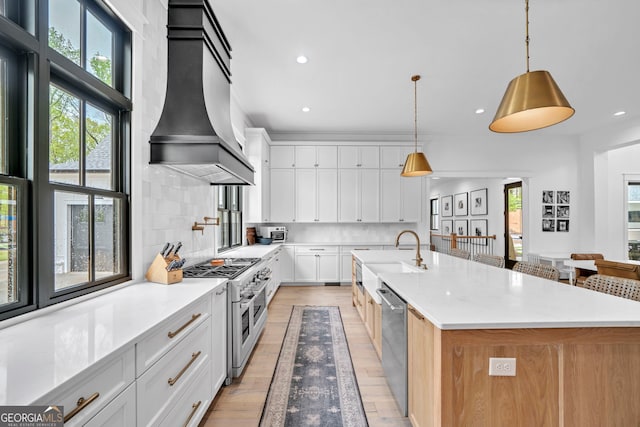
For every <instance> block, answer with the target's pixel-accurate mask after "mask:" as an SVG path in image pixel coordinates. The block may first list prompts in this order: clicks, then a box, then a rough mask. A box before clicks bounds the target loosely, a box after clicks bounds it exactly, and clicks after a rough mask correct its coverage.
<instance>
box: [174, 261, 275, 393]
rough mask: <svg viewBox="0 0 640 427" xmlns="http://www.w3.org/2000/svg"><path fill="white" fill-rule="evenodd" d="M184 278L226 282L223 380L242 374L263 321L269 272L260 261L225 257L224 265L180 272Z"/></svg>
mask: <svg viewBox="0 0 640 427" xmlns="http://www.w3.org/2000/svg"><path fill="white" fill-rule="evenodd" d="M183 273H184V277H185V278H190V277H198V278H206V277H215V278H226V279H229V282H228V287H227V289H228V292H227V295H228V298H227V301H228V310H227V312H228V313H229V317H228V319H227V322H228V325H227V331H228V334H227V348H228V351H227V381H226V384H230V383H231V379H232V378H233V377H238V376H240V375H241V374H242V371H243V370H244V367H245V365H246V363H247V360H248V359H249V356H250V355H251V351H252V350H253V348H254V347H255V345H256V342H257V341H258V337H259V336H260V333H261V332H262V330H263V329H264V325H265V323H266V321H267V297H266V287H267V285H268V284H269V282H270V280H271V270H270V269H269V268H268V267H266V263H264V262H261V259H260V258H227V259H226V260H225V264H224V265H220V266H213V265H211V263H210V262H204V263H202V264H197V265H194V266H191V267H187V268H186V269H184V271H183Z"/></svg>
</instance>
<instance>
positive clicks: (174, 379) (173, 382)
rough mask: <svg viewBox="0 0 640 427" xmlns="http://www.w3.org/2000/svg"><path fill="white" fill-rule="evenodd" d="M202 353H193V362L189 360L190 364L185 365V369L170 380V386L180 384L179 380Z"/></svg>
mask: <svg viewBox="0 0 640 427" xmlns="http://www.w3.org/2000/svg"><path fill="white" fill-rule="evenodd" d="M201 353H202V351H199V352H197V353H192V354H191V360H189V363H187V364H186V365H184V368H182V369H181V370H180V372H178V375H176V376H175V377H174V378H169V380H168V381H167V382H168V383H169V385H170V386H172V385H174V384H175V383H176V382H178V380H179V379H180V377H181V376H182V374H184V373H185V372H186V371H187V369H189V366H191V365H192V364H193V362H195V361H196V359H197V358H198V356H200V354H201Z"/></svg>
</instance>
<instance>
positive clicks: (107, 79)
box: [0, 0, 131, 319]
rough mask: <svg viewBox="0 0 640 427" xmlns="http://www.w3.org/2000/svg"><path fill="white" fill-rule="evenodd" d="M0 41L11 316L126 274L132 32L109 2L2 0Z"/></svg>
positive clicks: (1, 194)
mask: <svg viewBox="0 0 640 427" xmlns="http://www.w3.org/2000/svg"><path fill="white" fill-rule="evenodd" d="M37 18H41V20H38V19H37ZM15 24H17V26H18V27H16V25H15ZM16 28H18V29H16ZM20 28H22V29H23V31H22V30H20ZM36 30H37V31H36ZM38 37H42V38H44V39H45V40H44V41H43V43H41V42H40V41H39V40H37V38H38ZM0 45H1V46H4V47H2V48H0V119H2V120H0V319H3V318H7V317H11V316H15V315H18V314H21V313H23V312H25V311H29V310H34V309H37V308H39V307H44V306H47V305H50V304H54V303H56V302H60V301H64V300H67V299H70V298H74V297H77V296H79V295H83V294H86V293H89V292H93V291H95V290H98V289H102V288H105V287H107V286H112V285H114V284H117V283H121V282H123V281H125V280H128V279H129V278H130V268H129V264H128V259H129V252H128V251H129V179H130V164H129V158H130V155H129V139H130V137H129V134H128V129H129V112H130V111H131V102H130V101H129V98H128V97H129V91H130V74H131V73H130V69H129V66H128V65H127V64H130V56H131V47H130V45H131V34H130V31H129V30H128V29H127V28H126V27H125V26H124V25H123V24H122V23H121V22H120V21H119V20H118V18H117V17H116V16H115V15H114V14H113V13H112V12H111V11H110V10H109V9H108V7H106V6H105V4H104V3H102V1H101V0H55V1H52V0H49V1H38V2H36V1H35V0H22V1H16V0H0ZM35 77H37V78H35ZM34 112H36V113H37V114H34ZM27 165H33V167H30V168H28V167H27ZM28 236H31V237H32V238H27V237H28ZM31 242H33V245H31V246H30V245H29V244H30V243H31Z"/></svg>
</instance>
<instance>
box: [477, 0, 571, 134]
mask: <svg viewBox="0 0 640 427" xmlns="http://www.w3.org/2000/svg"><path fill="white" fill-rule="evenodd" d="M525 13H526V20H527V24H526V33H527V37H526V39H525V42H526V46H527V72H526V73H525V74H522V75H519V76H518V77H516V78H514V79H513V80H511V82H510V83H509V86H508V87H507V90H506V92H505V94H504V97H503V98H502V102H501V103H500V106H499V107H498V111H497V112H496V115H495V117H494V118H493V122H491V124H490V125H489V129H491V130H492V131H494V132H501V133H513V132H526V131H530V130H535V129H541V128H545V127H547V126H552V125H555V124H557V123H560V122H563V121H565V120H567V119H568V118H569V117H571V116H573V114H574V113H575V110H574V109H573V108H572V107H571V105H570V104H569V101H567V99H566V98H565V97H564V95H563V94H562V91H561V90H560V88H559V87H558V85H557V84H556V82H555V81H554V80H553V77H551V74H550V73H549V72H548V71H543V70H540V71H531V72H530V71H529V0H525Z"/></svg>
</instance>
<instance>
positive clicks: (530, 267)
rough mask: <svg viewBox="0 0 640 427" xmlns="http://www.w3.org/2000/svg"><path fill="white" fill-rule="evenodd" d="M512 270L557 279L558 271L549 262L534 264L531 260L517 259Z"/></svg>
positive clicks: (558, 276)
mask: <svg viewBox="0 0 640 427" xmlns="http://www.w3.org/2000/svg"><path fill="white" fill-rule="evenodd" d="M513 271H518V272H520V273H524V274H529V275H531V276H537V277H542V278H544V279H549V280H553V281H556V282H557V281H558V279H559V278H560V271H559V270H558V269H557V268H555V267H554V266H552V265H550V264H534V263H532V262H526V261H518V262H516V264H515V265H514V266H513Z"/></svg>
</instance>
